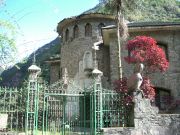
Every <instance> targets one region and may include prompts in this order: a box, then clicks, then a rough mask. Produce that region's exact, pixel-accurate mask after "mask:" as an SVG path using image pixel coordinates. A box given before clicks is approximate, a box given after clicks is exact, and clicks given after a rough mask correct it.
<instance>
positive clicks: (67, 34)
mask: <svg viewBox="0 0 180 135" xmlns="http://www.w3.org/2000/svg"><path fill="white" fill-rule="evenodd" d="M65 40H66V41H68V40H69V30H68V29H66V33H65Z"/></svg>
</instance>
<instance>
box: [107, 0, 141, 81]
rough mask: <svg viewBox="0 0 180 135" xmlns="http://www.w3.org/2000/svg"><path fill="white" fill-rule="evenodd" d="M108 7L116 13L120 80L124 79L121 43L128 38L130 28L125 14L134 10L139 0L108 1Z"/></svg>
mask: <svg viewBox="0 0 180 135" xmlns="http://www.w3.org/2000/svg"><path fill="white" fill-rule="evenodd" d="M106 2H107V3H106V7H107V8H110V9H111V10H112V12H115V13H116V24H117V40H118V60H119V61H118V71H119V78H120V79H122V64H121V63H122V62H121V43H122V41H125V40H126V38H127V36H128V28H127V24H126V22H125V19H124V15H123V14H124V12H125V11H126V10H131V9H133V8H132V7H134V6H135V5H136V3H137V2H138V0H136V1H135V0H106Z"/></svg>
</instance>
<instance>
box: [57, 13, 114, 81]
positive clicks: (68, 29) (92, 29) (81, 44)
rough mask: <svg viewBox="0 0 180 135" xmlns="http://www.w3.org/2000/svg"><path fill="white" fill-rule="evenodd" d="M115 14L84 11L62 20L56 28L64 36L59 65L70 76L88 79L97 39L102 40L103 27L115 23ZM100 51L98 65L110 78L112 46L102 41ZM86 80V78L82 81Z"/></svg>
mask: <svg viewBox="0 0 180 135" xmlns="http://www.w3.org/2000/svg"><path fill="white" fill-rule="evenodd" d="M114 22H115V21H114V17H113V16H110V15H102V14H83V15H80V16H77V17H72V18H67V19H64V20H62V21H61V22H59V24H58V27H57V32H58V33H59V35H60V36H61V38H62V44H61V50H60V54H61V62H60V69H61V71H64V69H65V68H67V70H68V74H69V77H70V78H78V80H85V81H87V82H88V77H87V76H88V75H90V73H91V71H92V70H93V68H94V66H95V65H94V50H93V49H92V47H93V44H94V43H95V42H98V41H101V40H102V33H101V28H102V27H105V26H108V25H112V24H114ZM99 48H100V50H99V51H97V61H98V62H97V63H98V68H99V69H100V70H101V71H102V72H103V75H104V76H103V78H104V80H106V82H108V80H109V78H110V75H109V70H110V69H109V66H107V65H109V64H110V60H109V48H108V47H105V46H103V45H102V44H99ZM81 83H84V82H81Z"/></svg>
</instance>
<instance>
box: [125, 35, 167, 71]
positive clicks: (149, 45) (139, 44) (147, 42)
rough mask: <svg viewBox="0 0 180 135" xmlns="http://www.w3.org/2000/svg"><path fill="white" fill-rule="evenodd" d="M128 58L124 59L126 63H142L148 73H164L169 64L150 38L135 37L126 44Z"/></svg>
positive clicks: (162, 52) (162, 51)
mask: <svg viewBox="0 0 180 135" xmlns="http://www.w3.org/2000/svg"><path fill="white" fill-rule="evenodd" d="M126 49H127V50H128V52H129V56H127V57H125V61H126V62H128V63H143V64H144V65H145V67H146V68H147V70H148V71H151V72H155V71H157V70H160V71H161V72H163V71H166V70H167V68H168V66H169V62H168V61H167V59H166V55H165V52H164V50H163V49H162V48H160V47H159V46H158V45H157V42H156V40H155V39H153V38H152V37H147V36H137V37H135V38H134V39H132V40H129V41H128V43H127V44H126Z"/></svg>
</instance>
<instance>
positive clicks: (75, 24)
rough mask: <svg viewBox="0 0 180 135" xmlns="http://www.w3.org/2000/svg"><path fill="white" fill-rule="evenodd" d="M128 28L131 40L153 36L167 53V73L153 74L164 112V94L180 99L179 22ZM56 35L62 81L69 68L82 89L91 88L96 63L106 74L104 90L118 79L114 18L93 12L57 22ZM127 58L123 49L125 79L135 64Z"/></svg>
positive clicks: (134, 25)
mask: <svg viewBox="0 0 180 135" xmlns="http://www.w3.org/2000/svg"><path fill="white" fill-rule="evenodd" d="M128 29H129V35H130V36H129V38H130V39H131V38H133V37H135V36H138V35H146V36H151V37H153V38H155V39H156V40H157V42H158V45H159V46H160V47H162V48H163V49H164V51H165V53H166V56H167V59H168V60H169V63H170V67H169V69H168V71H167V72H166V73H163V74H162V73H156V74H152V75H151V77H152V78H151V80H152V82H153V84H154V86H155V88H156V92H157V97H156V98H157V100H158V101H159V102H158V106H159V107H160V108H161V109H162V110H163V109H165V107H166V106H165V104H163V102H162V100H161V97H162V96H163V95H167V96H172V97H174V99H176V100H179V97H180V92H179V88H180V83H179V82H180V62H179V61H180V39H179V37H180V23H169V22H167V23H166V22H159V23H155V22H145V23H128ZM57 32H58V33H59V35H60V36H61V38H62V43H61V50H60V54H61V61H60V67H58V66H57V65H56V68H59V71H61V75H60V78H61V77H62V72H63V71H64V69H65V68H67V71H68V75H69V77H70V78H75V79H76V80H78V81H79V85H80V86H82V87H84V86H83V85H86V86H88V85H90V83H91V81H92V79H91V71H92V70H93V69H94V67H95V66H96V65H95V62H97V65H98V69H99V70H101V71H102V72H103V77H102V83H103V87H105V88H111V87H112V82H113V81H114V80H116V79H118V49H117V36H116V26H115V18H114V16H111V15H105V14H95V13H91V14H82V15H80V16H76V17H72V18H67V19H64V20H62V21H61V22H59V23H58V26H57ZM98 41H100V42H98ZM96 42H98V44H99V45H98V46H99V50H97V51H96V53H97V59H96V60H95V50H93V49H92V47H93V44H94V43H96ZM127 55H128V52H127V50H125V48H124V46H122V65H123V76H126V77H128V76H130V74H131V73H132V69H133V65H131V64H127V63H125V61H124V59H123V57H124V56H127ZM52 77H53V76H52ZM51 80H53V79H51ZM53 81H56V79H54V80H53ZM53 81H52V82H53Z"/></svg>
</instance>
